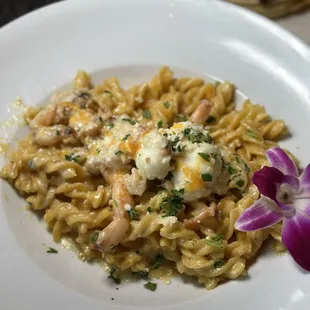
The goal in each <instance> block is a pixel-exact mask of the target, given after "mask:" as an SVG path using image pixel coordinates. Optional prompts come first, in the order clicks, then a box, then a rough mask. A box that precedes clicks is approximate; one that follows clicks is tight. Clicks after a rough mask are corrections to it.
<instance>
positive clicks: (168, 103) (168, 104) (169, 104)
mask: <svg viewBox="0 0 310 310" xmlns="http://www.w3.org/2000/svg"><path fill="white" fill-rule="evenodd" d="M164 106H165V108H166V109H169V108H170V106H171V103H170V102H169V101H166V102H164Z"/></svg>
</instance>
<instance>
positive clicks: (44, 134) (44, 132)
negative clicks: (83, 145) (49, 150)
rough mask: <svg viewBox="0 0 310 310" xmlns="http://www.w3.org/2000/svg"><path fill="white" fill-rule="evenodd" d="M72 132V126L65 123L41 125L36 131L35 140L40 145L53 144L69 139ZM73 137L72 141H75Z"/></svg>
mask: <svg viewBox="0 0 310 310" xmlns="http://www.w3.org/2000/svg"><path fill="white" fill-rule="evenodd" d="M71 133H72V130H71V129H70V127H68V126H65V125H54V126H51V127H40V128H38V129H37V130H36V131H35V133H34V140H35V141H36V143H38V144H39V145H45V146H46V145H53V144H57V143H59V142H61V141H63V140H64V139H67V140H68V141H69V137H70V135H71ZM71 138H72V139H71V143H73V142H74V138H73V137H71Z"/></svg>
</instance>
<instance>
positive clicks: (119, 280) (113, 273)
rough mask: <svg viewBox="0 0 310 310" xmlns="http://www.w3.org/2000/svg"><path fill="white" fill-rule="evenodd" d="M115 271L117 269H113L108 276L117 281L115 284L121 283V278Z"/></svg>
mask: <svg viewBox="0 0 310 310" xmlns="http://www.w3.org/2000/svg"><path fill="white" fill-rule="evenodd" d="M115 271H116V270H115V269H112V270H111V272H110V275H109V276H108V279H112V280H113V281H114V282H115V284H121V279H119V278H117V277H116V276H115Z"/></svg>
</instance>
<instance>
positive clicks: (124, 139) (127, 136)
mask: <svg viewBox="0 0 310 310" xmlns="http://www.w3.org/2000/svg"><path fill="white" fill-rule="evenodd" d="M129 137H130V133H128V134H127V135H126V136H125V137H124V138H123V139H122V141H126V140H127V139H128V138H129Z"/></svg>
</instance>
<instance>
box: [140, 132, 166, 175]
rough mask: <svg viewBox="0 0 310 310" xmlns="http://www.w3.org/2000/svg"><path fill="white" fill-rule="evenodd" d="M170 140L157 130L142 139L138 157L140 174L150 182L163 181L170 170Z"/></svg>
mask: <svg viewBox="0 0 310 310" xmlns="http://www.w3.org/2000/svg"><path fill="white" fill-rule="evenodd" d="M167 145H168V140H167V138H166V137H164V136H162V135H161V134H160V133H159V132H158V131H157V130H153V131H151V132H150V133H148V134H147V135H145V136H144V137H143V139H142V143H141V147H140V149H139V151H138V153H137V156H136V165H137V168H138V169H139V172H140V174H141V175H142V176H144V177H145V178H146V179H148V180H154V179H156V178H157V179H160V180H161V179H163V178H165V176H166V175H167V173H168V172H169V170H170V160H171V156H170V152H169V150H168V149H167Z"/></svg>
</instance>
